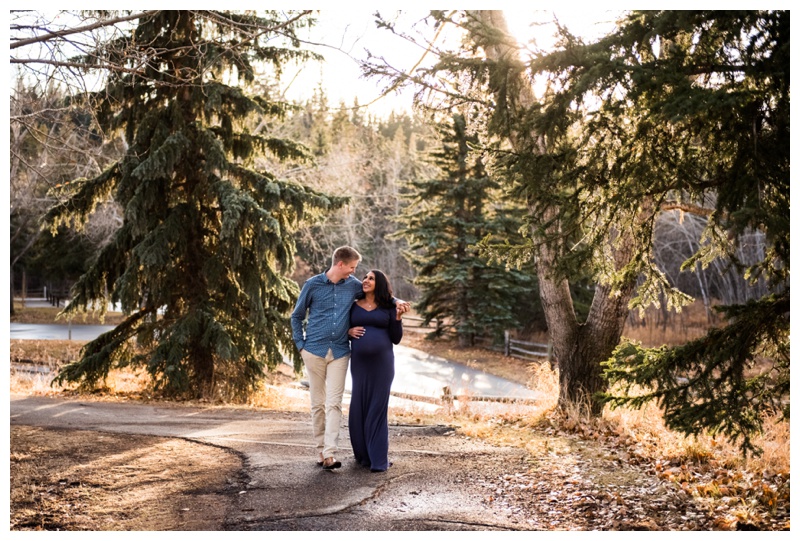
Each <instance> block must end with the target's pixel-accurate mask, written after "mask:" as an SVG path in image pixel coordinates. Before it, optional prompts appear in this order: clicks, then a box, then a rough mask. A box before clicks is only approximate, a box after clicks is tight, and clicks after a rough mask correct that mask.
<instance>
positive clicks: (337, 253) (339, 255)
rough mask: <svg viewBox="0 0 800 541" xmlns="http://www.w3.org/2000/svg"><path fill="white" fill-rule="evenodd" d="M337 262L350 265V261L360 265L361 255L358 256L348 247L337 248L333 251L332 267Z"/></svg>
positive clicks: (353, 249) (354, 250)
mask: <svg viewBox="0 0 800 541" xmlns="http://www.w3.org/2000/svg"><path fill="white" fill-rule="evenodd" d="M339 261H342V262H343V263H350V262H351V261H357V262H359V263H361V254H359V253H358V252H357V251H356V249H355V248H351V247H350V246H339V247H338V248H336V250H334V251H333V266H334V267H335V266H336V264H337V263H339Z"/></svg>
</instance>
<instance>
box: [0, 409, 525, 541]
mask: <svg viewBox="0 0 800 541" xmlns="http://www.w3.org/2000/svg"><path fill="white" fill-rule="evenodd" d="M10 417H11V424H12V425H15V424H20V425H30V426H40V427H46V428H58V429H71V430H79V429H80V430H98V431H105V432H112V433H120V434H142V435H153V436H162V437H173V438H184V439H187V440H190V441H194V442H197V443H201V444H207V445H214V446H218V447H224V448H229V449H232V450H234V451H235V452H237V453H239V454H240V455H241V456H242V457H243V459H244V460H243V471H242V475H241V476H240V486H239V487H235V490H234V491H232V492H231V493H229V494H228V495H226V496H225V497H230V498H232V502H233V503H232V505H231V507H230V511H229V513H228V516H227V517H226V519H225V524H224V525H223V528H224V529H226V530H483V531H486V530H518V529H528V528H529V526H523V525H522V524H520V523H519V518H518V517H517V516H515V515H513V514H512V513H511V512H509V511H508V510H507V509H503V508H498V507H495V506H494V504H493V503H492V500H493V498H492V497H491V493H490V490H489V489H487V488H486V485H485V484H484V483H483V481H482V480H483V479H497V478H498V476H499V475H500V474H501V473H508V474H512V473H513V472H514V470H515V469H524V468H526V466H525V463H524V456H525V454H524V452H523V451H521V450H519V449H512V448H504V447H496V446H490V445H487V444H484V443H482V442H480V441H477V440H473V439H469V438H464V437H460V436H457V435H455V434H454V432H453V430H452V429H450V428H449V427H447V426H392V427H390V436H389V437H390V459H391V460H392V461H393V462H394V465H393V466H392V467H391V468H390V469H389V470H388V471H387V472H384V473H371V472H369V471H368V470H366V469H364V468H361V467H360V466H358V465H356V464H355V462H354V461H353V459H352V458H351V457H350V455H349V453H346V452H342V453H340V458H342V459H343V460H342V461H343V464H344V465H343V467H342V468H341V469H340V470H337V471H335V472H326V471H324V470H322V469H320V468H319V467H318V466H317V465H316V463H315V451H314V449H313V447H312V446H311V445H310V440H311V426H310V422H309V419H308V414H300V413H287V412H274V411H258V410H254V409H241V408H217V407H213V408H211V407H209V408H196V407H182V406H175V405H147V404H136V403H115V402H93V401H85V400H64V399H54V398H45V397H29V396H17V395H11V400H10ZM349 445H350V442H349V440H348V439H347V429H346V427H345V428H343V430H342V438H341V440H340V448H342V449H343V450H346V449H349ZM183 458H184V457H176V459H178V460H180V459H183ZM498 472H501V473H498Z"/></svg>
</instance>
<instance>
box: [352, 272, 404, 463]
mask: <svg viewBox="0 0 800 541" xmlns="http://www.w3.org/2000/svg"><path fill="white" fill-rule="evenodd" d="M356 299H357V300H356V302H354V303H353V306H352V308H351V309H350V327H351V329H350V331H349V335H350V337H351V338H352V339H351V341H350V348H351V354H350V373H351V375H352V379H353V393H352V395H351V399H350V416H349V419H348V420H349V425H350V442H351V443H352V445H353V454H354V455H355V458H356V462H358V463H359V464H361V465H362V466H364V467H367V468H369V469H370V470H371V471H373V472H382V471H386V469H387V468H388V467H389V466H390V465H391V464H390V462H389V422H388V420H387V413H388V409H389V391H390V389H391V387H392V380H393V379H394V346H393V344H399V343H400V339H401V338H402V337H403V322H402V315H401V314H398V313H397V310H396V308H395V303H394V299H393V297H392V286H391V285H390V284H389V280H388V279H387V278H386V275H385V274H383V273H382V272H381V271H379V270H371V271H369V272H368V273H367V275H366V276H365V277H364V280H363V281H362V293H361V294H359V295H358V296H357V297H356Z"/></svg>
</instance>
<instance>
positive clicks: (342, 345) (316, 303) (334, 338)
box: [292, 272, 361, 359]
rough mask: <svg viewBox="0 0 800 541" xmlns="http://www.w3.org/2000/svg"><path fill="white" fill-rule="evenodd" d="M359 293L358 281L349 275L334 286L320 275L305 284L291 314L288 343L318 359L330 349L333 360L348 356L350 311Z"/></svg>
mask: <svg viewBox="0 0 800 541" xmlns="http://www.w3.org/2000/svg"><path fill="white" fill-rule="evenodd" d="M360 292H361V280H359V279H358V278H356V277H354V276H352V275H351V276H348V277H347V278H345V279H344V280H339V282H338V283H335V284H334V283H333V282H331V281H330V280H328V277H327V276H326V275H325V273H324V272H323V273H322V274H317V275H316V276H312V277H311V278H309V279H308V280H306V283H305V284H303V289H302V290H301V291H300V297H298V299H297V304H296V305H295V307H294V312H292V339H293V340H294V343H295V345H296V346H297V349H298V350H301V349H305V350H306V351H309V352H311V353H313V354H314V355H317V356H318V357H325V356H326V355H327V354H328V349H331V350H333V358H334V359H338V358H339V357H344V356H345V355H347V354H349V353H350V338H349V337H348V336H347V330H348V329H349V328H350V307H351V306H353V301H354V300H355V298H356V294H357V293H360ZM306 316H308V320H307V321H305V325H304V320H306Z"/></svg>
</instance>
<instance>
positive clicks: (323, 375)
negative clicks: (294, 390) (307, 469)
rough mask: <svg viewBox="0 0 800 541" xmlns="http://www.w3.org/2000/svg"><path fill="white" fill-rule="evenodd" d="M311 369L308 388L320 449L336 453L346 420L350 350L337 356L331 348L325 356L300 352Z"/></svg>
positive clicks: (304, 351) (313, 426)
mask: <svg viewBox="0 0 800 541" xmlns="http://www.w3.org/2000/svg"><path fill="white" fill-rule="evenodd" d="M300 356H301V357H303V362H304V363H305V365H306V371H307V372H308V390H309V391H310V394H311V426H312V430H313V432H314V441H315V442H316V444H317V451H319V452H320V453H322V456H323V458H328V457H332V456H334V454H335V453H336V450H337V448H338V444H339V428H340V425H341V422H342V395H343V394H344V383H345V380H346V379H347V365H348V364H349V363H350V354H347V355H345V356H344V357H339V358H338V359H334V358H333V352H332V351H331V350H330V349H329V350H328V354H327V355H326V356H325V358H322V357H318V356H317V355H314V354H313V353H309V352H308V351H306V350H302V351H301V352H300Z"/></svg>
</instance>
